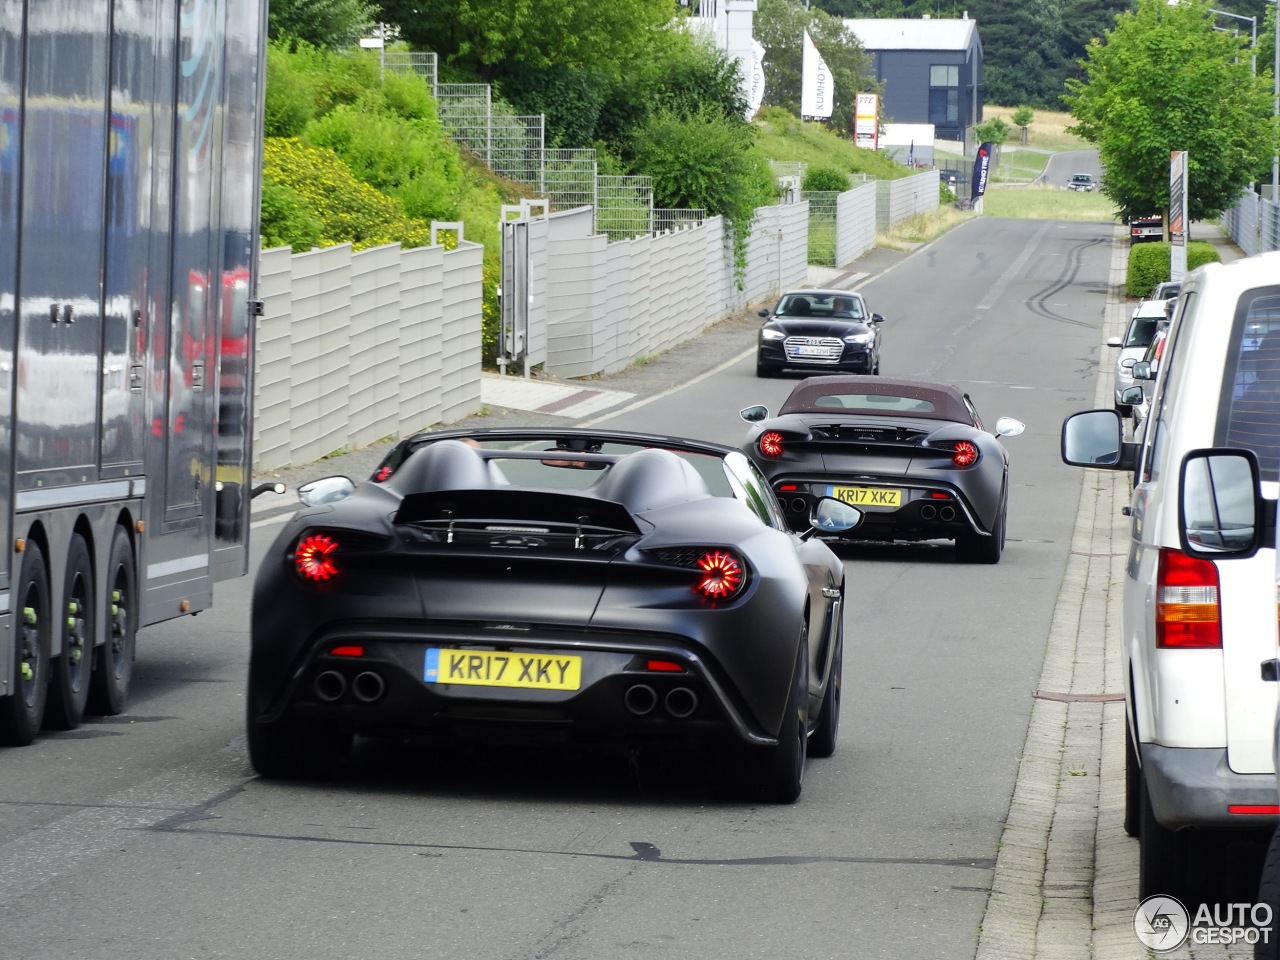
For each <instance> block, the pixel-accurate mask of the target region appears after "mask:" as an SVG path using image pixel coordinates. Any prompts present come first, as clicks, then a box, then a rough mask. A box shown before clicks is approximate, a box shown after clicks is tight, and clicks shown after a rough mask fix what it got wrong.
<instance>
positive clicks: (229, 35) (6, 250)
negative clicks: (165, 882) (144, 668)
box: [0, 0, 266, 745]
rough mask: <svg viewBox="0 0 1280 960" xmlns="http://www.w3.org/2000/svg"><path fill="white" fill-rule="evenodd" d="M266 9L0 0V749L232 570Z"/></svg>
mask: <svg viewBox="0 0 1280 960" xmlns="http://www.w3.org/2000/svg"><path fill="white" fill-rule="evenodd" d="M265 20H266V3H265V0H0V456H3V457H4V459H3V461H0V743H5V744H11V745H21V744H26V743H29V742H30V741H31V740H32V739H34V738H35V736H36V735H37V733H38V731H39V730H40V728H41V727H42V726H43V727H45V728H49V729H71V728H73V727H75V726H77V725H78V724H79V723H80V720H81V718H82V716H83V715H84V713H85V712H86V710H88V711H90V712H96V713H105V714H115V713H120V712H122V711H123V710H124V708H125V703H126V698H127V696H128V691H129V681H130V678H131V675H132V670H133V662H134V654H135V648H136V641H137V632H138V630H139V628H141V627H145V626H148V625H150V624H155V623H160V622H162V621H165V620H170V619H172V618H175V617H181V616H188V615H192V614H196V613H199V612H200V611H201V610H204V609H205V608H207V607H209V606H210V604H211V603H212V601H213V584H214V583H215V582H216V581H220V580H225V579H228V578H232V577H238V576H242V575H244V574H245V573H246V571H247V569H248V537H249V509H248V506H249V504H248V501H249V497H250V495H251V481H252V472H251V467H252V455H251V454H252V451H251V440H252V429H251V424H250V412H251V397H252V386H253V384H252V374H253V369H254V366H253V335H252V334H253V327H254V321H253V317H254V315H255V313H260V310H261V308H260V306H259V302H258V300H257V298H256V283H257V251H258V210H259V185H260V182H261V174H260V170H261V156H262V102H263V85H264V82H265V59H264V36H265Z"/></svg>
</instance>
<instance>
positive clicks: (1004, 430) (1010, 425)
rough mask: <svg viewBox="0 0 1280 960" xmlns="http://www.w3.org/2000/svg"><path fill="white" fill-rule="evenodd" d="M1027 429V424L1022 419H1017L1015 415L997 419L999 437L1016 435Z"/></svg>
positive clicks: (997, 434)
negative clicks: (1014, 417)
mask: <svg viewBox="0 0 1280 960" xmlns="http://www.w3.org/2000/svg"><path fill="white" fill-rule="evenodd" d="M1025 429H1027V425H1026V424H1025V423H1023V422H1022V421H1021V420H1015V419H1013V417H1001V418H1000V419H998V420H997V421H996V436H997V437H1016V436H1017V435H1018V434H1020V433H1022V431H1023V430H1025Z"/></svg>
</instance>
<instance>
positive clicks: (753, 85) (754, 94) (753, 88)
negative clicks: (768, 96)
mask: <svg viewBox="0 0 1280 960" xmlns="http://www.w3.org/2000/svg"><path fill="white" fill-rule="evenodd" d="M749 79H750V84H749V86H748V90H747V119H748V120H750V119H751V118H752V117H754V116H755V115H756V112H757V111H758V110H759V109H760V104H762V103H764V44H762V43H761V42H760V41H759V40H757V39H755V38H754V37H753V38H752V39H751V76H750V78H749Z"/></svg>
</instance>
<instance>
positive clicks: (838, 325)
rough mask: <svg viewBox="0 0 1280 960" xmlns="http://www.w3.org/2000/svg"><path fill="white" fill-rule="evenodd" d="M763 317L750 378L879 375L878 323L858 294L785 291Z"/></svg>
mask: <svg viewBox="0 0 1280 960" xmlns="http://www.w3.org/2000/svg"><path fill="white" fill-rule="evenodd" d="M760 316H762V317H764V318H765V322H764V324H763V325H762V326H761V327H760V333H759V336H758V340H757V345H756V376H757V377H773V376H777V375H778V374H780V373H782V372H783V371H785V370H802V371H804V372H806V373H809V374H813V373H822V372H824V371H828V370H829V371H830V372H832V373H870V374H878V373H879V372H880V341H881V334H880V324H882V323H883V322H884V317H882V316H881V315H880V314H878V313H872V312H871V311H870V310H869V309H868V308H867V303H866V301H865V300H863V298H862V294H860V293H854V292H853V291H850V290H825V289H820V288H812V289H805V290H788V291H787V292H786V293H784V294H783V295H782V297H781V298H780V299H779V300H778V303H777V305H776V306H775V307H774V308H773V309H772V310H767V309H766V310H761V311H760Z"/></svg>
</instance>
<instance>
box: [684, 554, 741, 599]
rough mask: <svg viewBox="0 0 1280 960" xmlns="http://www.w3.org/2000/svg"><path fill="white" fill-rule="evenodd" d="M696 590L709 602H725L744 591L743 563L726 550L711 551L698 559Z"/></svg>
mask: <svg viewBox="0 0 1280 960" xmlns="http://www.w3.org/2000/svg"><path fill="white" fill-rule="evenodd" d="M698 570H699V571H700V573H699V576H698V583H697V586H696V587H695V589H696V590H697V591H698V593H700V594H702V595H703V596H704V597H706V598H707V599H708V600H725V599H728V598H729V597H732V596H733V595H734V594H735V593H737V592H738V591H739V590H741V589H742V584H743V575H742V561H740V560H739V559H738V558H737V557H735V556H734V555H733V554H732V553H729V552H728V551H726V550H709V551H708V552H706V553H704V554H703V555H702V556H701V557H699V558H698Z"/></svg>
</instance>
